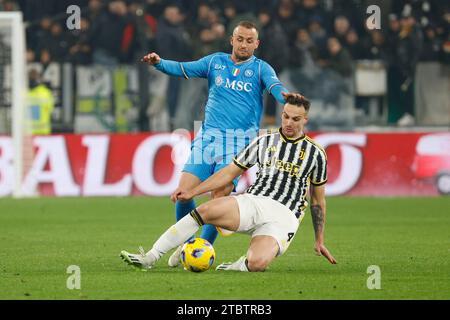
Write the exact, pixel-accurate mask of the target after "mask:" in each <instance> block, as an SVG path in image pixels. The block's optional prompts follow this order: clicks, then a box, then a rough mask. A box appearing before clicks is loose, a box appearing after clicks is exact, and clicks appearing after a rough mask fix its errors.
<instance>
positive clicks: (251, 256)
mask: <svg viewBox="0 0 450 320" xmlns="http://www.w3.org/2000/svg"><path fill="white" fill-rule="evenodd" d="M279 250H280V248H279V246H278V242H277V241H276V240H275V238H273V237H271V236H255V237H253V238H252V241H251V242H250V248H249V249H248V251H247V256H243V257H240V258H239V259H238V260H237V261H235V262H228V263H222V264H220V265H219V266H217V268H216V270H224V271H244V272H246V271H250V272H261V271H265V270H266V268H267V267H268V266H269V264H270V263H271V262H272V261H273V260H274V259H275V258H276V256H277V255H278V252H279Z"/></svg>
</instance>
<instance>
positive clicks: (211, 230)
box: [200, 224, 218, 244]
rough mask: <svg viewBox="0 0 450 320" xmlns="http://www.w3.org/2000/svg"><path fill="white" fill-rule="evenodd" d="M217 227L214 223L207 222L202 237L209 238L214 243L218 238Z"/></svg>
mask: <svg viewBox="0 0 450 320" xmlns="http://www.w3.org/2000/svg"><path fill="white" fill-rule="evenodd" d="M217 234H218V232H217V229H216V227H215V226H213V225H212V224H205V225H204V226H203V228H202V234H201V235H200V238H202V239H205V240H208V241H209V243H211V244H213V243H214V241H216V238H217Z"/></svg>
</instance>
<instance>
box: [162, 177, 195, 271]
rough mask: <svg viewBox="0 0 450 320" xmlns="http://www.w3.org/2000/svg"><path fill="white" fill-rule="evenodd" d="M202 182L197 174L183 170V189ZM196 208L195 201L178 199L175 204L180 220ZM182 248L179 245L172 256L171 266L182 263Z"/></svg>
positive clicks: (176, 213)
mask: <svg viewBox="0 0 450 320" xmlns="http://www.w3.org/2000/svg"><path fill="white" fill-rule="evenodd" d="M200 183H201V181H200V179H199V178H198V177H196V176H195V175H193V174H191V173H188V172H183V173H182V174H181V178H180V182H179V184H178V187H179V188H182V189H183V190H192V189H193V188H195V187H196V186H198V185H199V184H200ZM194 209H195V201H194V200H191V201H187V202H181V201H177V202H176V204H175V215H176V218H177V221H180V220H181V219H182V218H183V217H184V216H186V215H187V214H188V213H189V212H191V211H192V210H194ZM181 248H182V246H179V247H178V248H177V249H176V250H175V251H174V252H173V253H172V255H171V256H170V258H169V260H168V262H167V264H168V265H169V267H177V266H178V265H180V263H181V262H180V255H181Z"/></svg>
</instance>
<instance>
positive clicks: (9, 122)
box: [0, 12, 33, 197]
mask: <svg viewBox="0 0 450 320" xmlns="http://www.w3.org/2000/svg"><path fill="white" fill-rule="evenodd" d="M27 91H28V81H27V75H26V60H25V28H24V23H23V18H22V13H21V12H0V162H1V164H2V165H1V171H0V196H5V195H10V194H12V195H13V196H14V197H22V196H23V195H24V194H23V190H22V187H21V185H22V181H23V177H24V173H25V172H26V168H27V164H28V165H29V163H30V162H31V160H32V153H33V146H32V142H31V135H30V133H29V132H30V130H28V129H27V121H26V96H27Z"/></svg>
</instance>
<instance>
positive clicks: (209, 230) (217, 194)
mask: <svg viewBox="0 0 450 320" xmlns="http://www.w3.org/2000/svg"><path fill="white" fill-rule="evenodd" d="M233 188H234V185H233V184H230V185H228V186H226V187H224V188H222V189H218V190H214V191H213V192H212V194H211V197H212V198H213V199H217V198H222V197H226V196H229V195H230V193H231V191H233ZM217 234H218V232H217V229H216V227H215V226H213V225H211V224H207V225H205V226H203V228H202V233H201V235H200V238H202V239H205V240H208V241H209V243H211V244H214V241H216V238H217Z"/></svg>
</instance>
